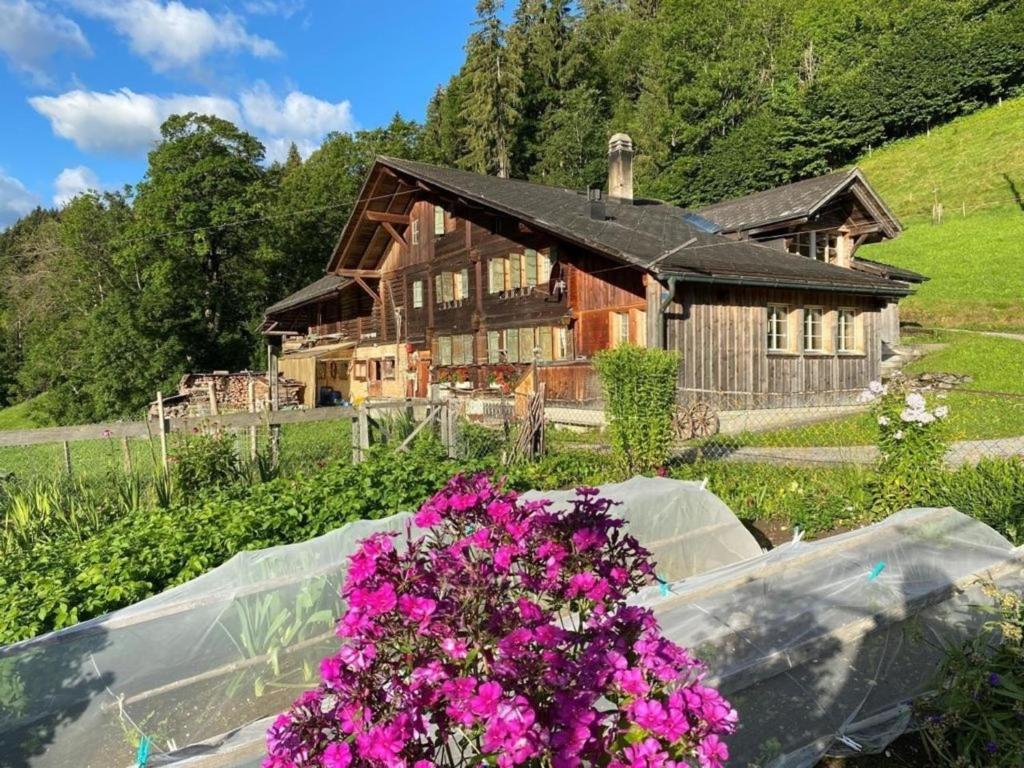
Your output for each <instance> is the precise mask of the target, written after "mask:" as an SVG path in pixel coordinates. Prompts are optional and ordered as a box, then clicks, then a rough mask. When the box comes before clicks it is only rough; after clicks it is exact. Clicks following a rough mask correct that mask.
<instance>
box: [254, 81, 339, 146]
mask: <svg viewBox="0 0 1024 768" xmlns="http://www.w3.org/2000/svg"><path fill="white" fill-rule="evenodd" d="M241 102H242V113H243V114H244V115H245V119H246V121H247V122H248V124H249V125H251V126H252V127H253V128H255V129H257V130H258V131H262V132H265V133H268V134H270V135H272V136H287V137H291V138H298V137H313V136H323V135H324V134H325V133H330V132H331V131H351V130H352V129H353V128H354V127H355V119H354V118H353V117H352V105H351V104H350V103H349V102H348V101H347V100H346V101H339V102H337V103H331V102H329V101H324V100H323V99H318V98H316V97H315V96H310V95H309V94H306V93H302V92H301V91H292V92H291V93H289V94H288V95H287V96H285V97H284V98H283V99H279V98H278V97H277V96H275V95H274V94H273V93H272V92H271V91H270V89H269V88H268V87H267V86H266V85H265V84H262V83H261V84H259V85H257V86H256V87H255V88H253V89H252V90H249V91H245V92H243V93H242V95H241Z"/></svg>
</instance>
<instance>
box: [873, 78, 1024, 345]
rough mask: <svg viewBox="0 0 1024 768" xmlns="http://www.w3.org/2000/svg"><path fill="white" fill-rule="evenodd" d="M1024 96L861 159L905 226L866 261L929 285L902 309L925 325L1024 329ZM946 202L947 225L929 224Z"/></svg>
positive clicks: (906, 317) (910, 318) (906, 316)
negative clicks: (916, 275) (915, 275)
mask: <svg viewBox="0 0 1024 768" xmlns="http://www.w3.org/2000/svg"><path fill="white" fill-rule="evenodd" d="M1021 126H1024V98H1018V99H1013V100H1010V101H1007V102H1004V103H1003V104H1001V105H999V106H995V107H990V108H988V109H985V110H982V111H980V112H977V113H975V114H973V115H968V116H966V117H962V118H959V119H957V120H954V121H953V122H951V123H948V124H947V125H944V126H941V127H940V128H937V129H935V130H933V131H931V132H930V133H929V134H925V135H921V136H916V137H914V138H911V139H905V140H902V141H899V142H896V143H894V144H892V145H890V146H888V147H885V148H883V149H881V150H878V151H876V152H873V153H871V154H870V155H868V156H866V157H864V158H862V159H861V161H859V163H858V165H859V166H860V167H861V168H862V169H863V170H864V172H865V174H866V175H867V177H868V179H869V180H870V182H871V184H872V185H873V186H874V187H875V188H876V189H877V190H878V191H879V193H880V194H881V195H882V196H883V197H884V198H885V199H886V201H887V202H888V203H889V204H890V206H891V207H892V208H893V209H894V211H895V212H896V214H897V216H899V217H900V218H901V219H902V221H903V223H904V225H905V227H906V229H905V231H904V232H903V234H902V235H900V237H898V238H897V239H896V240H893V241H892V242H888V243H882V244H880V245H873V246H868V247H866V248H863V249H862V250H861V253H862V255H864V256H865V257H866V258H869V259H877V260H878V261H883V262H886V263H890V264H895V265H897V266H901V267H907V268H909V269H913V270H916V271H918V272H922V273H923V274H926V275H928V276H929V277H930V278H931V280H930V281H929V282H928V283H925V284H924V285H923V286H921V287H920V288H919V289H918V292H917V294H916V295H914V296H912V297H910V298H909V299H907V301H906V302H905V304H904V310H903V319H904V320H905V321H908V322H916V323H920V324H921V325H926V326H939V327H949V328H974V329H998V330H1022V329H1024V258H1022V254H1024V139H1022V134H1021ZM934 200H938V201H939V202H941V203H942V205H943V209H944V214H943V221H942V223H941V224H939V225H935V224H933V223H932V222H931V207H932V203H933V201H934Z"/></svg>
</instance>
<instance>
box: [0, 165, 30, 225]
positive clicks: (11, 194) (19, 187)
mask: <svg viewBox="0 0 1024 768" xmlns="http://www.w3.org/2000/svg"><path fill="white" fill-rule="evenodd" d="M37 205H39V198H38V197H36V196H35V195H34V194H32V193H31V192H29V190H28V189H27V188H26V187H25V185H24V184H22V183H21V182H20V181H18V180H17V179H16V178H14V177H13V176H8V175H7V174H6V173H4V171H3V169H2V168H0V230H3V229H6V228H7V227H9V226H10V225H11V224H13V223H14V222H16V221H17V220H18V219H20V218H21V217H22V216H24V215H25V214H26V213H28V212H29V211H31V210H32V209H33V208H35V207H36V206H37Z"/></svg>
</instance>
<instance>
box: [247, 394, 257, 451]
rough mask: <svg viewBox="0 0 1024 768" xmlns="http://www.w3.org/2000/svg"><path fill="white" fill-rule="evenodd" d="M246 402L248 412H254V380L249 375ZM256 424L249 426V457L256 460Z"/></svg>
mask: <svg viewBox="0 0 1024 768" xmlns="http://www.w3.org/2000/svg"><path fill="white" fill-rule="evenodd" d="M247 394H248V402H249V413H256V381H255V380H254V379H253V378H252V376H250V377H249V391H248V393H247ZM256 436H257V431H256V425H255V424H253V425H252V426H251V427H249V458H250V459H252V460H253V461H255V460H256V455H257V454H258V452H259V450H258V449H259V445H258V441H257V437H256Z"/></svg>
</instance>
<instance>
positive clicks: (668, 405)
mask: <svg viewBox="0 0 1024 768" xmlns="http://www.w3.org/2000/svg"><path fill="white" fill-rule="evenodd" d="M594 366H595V368H596V369H597V373H598V375H599V376H600V378H601V386H602V387H603V388H604V393H605V413H606V414H607V416H608V422H609V429H608V431H609V435H610V437H611V442H612V448H613V450H614V454H615V459H616V461H617V462H618V464H619V465H620V467H621V468H622V470H623V471H624V472H625V473H626V474H628V475H633V474H650V473H651V472H654V471H655V470H656V469H658V468H659V467H662V466H664V465H665V463H666V462H667V461H668V456H669V450H670V448H671V445H672V415H673V412H674V410H675V407H676V379H677V377H678V374H679V356H678V355H676V354H675V353H674V352H666V351H665V350H661V349H646V348H644V347H634V346H629V345H624V346H620V347H616V348H615V349H608V350H602V351H601V352H598V354H597V355H596V356H595V357H594Z"/></svg>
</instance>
